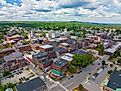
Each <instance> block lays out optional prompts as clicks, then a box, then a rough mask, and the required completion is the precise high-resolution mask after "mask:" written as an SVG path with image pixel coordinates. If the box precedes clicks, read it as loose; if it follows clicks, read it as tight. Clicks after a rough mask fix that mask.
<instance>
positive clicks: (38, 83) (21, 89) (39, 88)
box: [16, 77, 46, 91]
mask: <svg viewBox="0 0 121 91" xmlns="http://www.w3.org/2000/svg"><path fill="white" fill-rule="evenodd" d="M45 87H46V84H45V83H44V81H43V80H42V79H40V78H39V77H37V78H35V79H32V80H30V81H28V82H25V83H22V84H20V85H17V86H16V88H17V91H44V89H43V88H45Z"/></svg>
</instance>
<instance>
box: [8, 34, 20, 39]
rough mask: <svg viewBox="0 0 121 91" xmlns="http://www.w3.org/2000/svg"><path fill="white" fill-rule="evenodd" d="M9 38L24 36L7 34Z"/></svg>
mask: <svg viewBox="0 0 121 91" xmlns="http://www.w3.org/2000/svg"><path fill="white" fill-rule="evenodd" d="M7 37H8V38H16V37H22V36H20V35H18V34H17V35H12V36H7Z"/></svg>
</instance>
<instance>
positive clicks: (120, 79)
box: [107, 71, 121, 90]
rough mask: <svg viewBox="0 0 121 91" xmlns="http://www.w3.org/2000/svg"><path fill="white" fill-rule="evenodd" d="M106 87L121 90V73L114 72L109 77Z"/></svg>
mask: <svg viewBox="0 0 121 91" xmlns="http://www.w3.org/2000/svg"><path fill="white" fill-rule="evenodd" d="M107 87H109V88H111V89H113V90H116V89H117V88H121V71H114V72H113V74H112V75H111V77H110V79H109V82H108V84H107Z"/></svg>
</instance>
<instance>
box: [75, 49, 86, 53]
mask: <svg viewBox="0 0 121 91" xmlns="http://www.w3.org/2000/svg"><path fill="white" fill-rule="evenodd" d="M85 53H86V52H85V51H83V50H76V51H74V52H73V54H85Z"/></svg>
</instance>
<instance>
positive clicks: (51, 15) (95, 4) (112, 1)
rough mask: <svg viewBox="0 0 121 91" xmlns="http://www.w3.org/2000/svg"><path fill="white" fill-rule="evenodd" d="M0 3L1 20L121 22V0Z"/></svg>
mask: <svg viewBox="0 0 121 91" xmlns="http://www.w3.org/2000/svg"><path fill="white" fill-rule="evenodd" d="M0 4H1V5H3V6H2V7H0V20H60V21H61V20H65V21H66V20H80V21H96V20H97V22H99V20H100V21H102V22H104V21H105V22H106V21H108V22H111V21H112V22H114V21H115V22H116V21H117V22H121V18H119V17H121V0H38V1H36V0H22V2H21V5H20V6H17V5H13V4H10V3H6V1H5V0H0ZM114 19H115V20H114Z"/></svg>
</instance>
